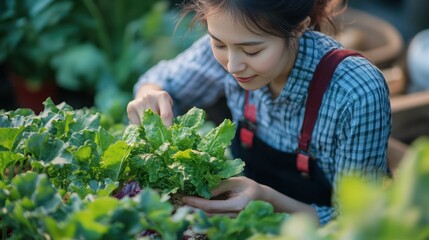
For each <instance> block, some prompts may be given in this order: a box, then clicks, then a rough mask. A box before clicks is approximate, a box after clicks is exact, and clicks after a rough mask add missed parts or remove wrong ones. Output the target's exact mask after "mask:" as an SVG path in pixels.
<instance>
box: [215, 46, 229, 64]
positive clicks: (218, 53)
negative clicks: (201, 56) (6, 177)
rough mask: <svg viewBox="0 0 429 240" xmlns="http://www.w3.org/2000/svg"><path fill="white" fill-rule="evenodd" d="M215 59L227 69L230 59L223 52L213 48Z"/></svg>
mask: <svg viewBox="0 0 429 240" xmlns="http://www.w3.org/2000/svg"><path fill="white" fill-rule="evenodd" d="M212 51H213V55H214V57H215V59H216V60H217V61H218V62H219V63H220V64H221V65H222V66H223V67H224V68H225V69H226V66H227V65H228V57H227V56H226V54H225V53H223V52H222V51H219V50H218V49H214V48H212Z"/></svg>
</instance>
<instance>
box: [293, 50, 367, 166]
mask: <svg viewBox="0 0 429 240" xmlns="http://www.w3.org/2000/svg"><path fill="white" fill-rule="evenodd" d="M348 56H361V57H363V56H362V55H361V54H360V53H358V52H355V51H352V50H345V49H334V50H331V51H329V52H327V53H326V54H325V56H323V58H322V59H321V60H320V62H319V64H318V65H317V67H316V70H315V72H314V75H313V79H312V80H311V83H310V87H309V91H308V97H307V102H306V105H305V115H304V122H303V124H302V129H301V136H300V139H299V144H298V156H297V163H296V165H297V168H298V170H299V171H301V172H303V173H307V174H308V173H309V164H308V161H309V158H310V156H309V153H308V147H309V144H310V140H311V135H312V133H313V129H314V126H315V124H316V120H317V115H318V114H319V108H320V105H321V103H322V99H323V94H324V93H325V91H326V89H327V88H328V86H329V83H330V81H331V78H332V76H333V75H334V72H335V69H336V68H337V66H338V64H339V63H340V62H341V61H343V60H344V59H345V58H347V57H348Z"/></svg>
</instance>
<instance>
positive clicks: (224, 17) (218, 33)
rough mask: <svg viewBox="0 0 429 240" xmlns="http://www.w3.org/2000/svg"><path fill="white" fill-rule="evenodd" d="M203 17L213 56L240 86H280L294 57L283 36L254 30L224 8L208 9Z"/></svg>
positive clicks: (281, 86) (250, 88) (253, 88)
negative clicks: (212, 10)
mask: <svg viewBox="0 0 429 240" xmlns="http://www.w3.org/2000/svg"><path fill="white" fill-rule="evenodd" d="M206 20H207V27H208V33H209V35H210V36H211V46H212V50H213V54H214V56H215V58H216V59H217V61H218V62H219V63H220V64H222V66H223V67H224V68H225V69H226V70H227V71H228V72H229V73H231V74H232V75H233V76H234V77H235V79H236V80H237V81H238V83H239V84H240V86H241V87H243V88H244V89H246V90H256V89H259V88H261V87H264V86H266V85H270V86H271V87H276V88H280V89H282V88H283V86H284V84H285V82H286V80H287V77H288V75H289V72H290V70H291V69H292V66H293V64H294V60H295V58H294V55H293V54H291V52H289V50H288V48H287V44H286V41H285V39H283V38H280V37H276V36H273V35H267V34H265V33H264V34H262V32H261V34H260V35H259V34H255V33H253V32H252V31H250V30H249V29H248V28H246V27H245V26H244V25H243V24H241V23H239V22H236V21H234V19H233V18H232V17H231V16H230V15H229V14H227V13H225V12H224V11H216V12H210V11H209V13H208V15H207V18H206ZM294 54H295V53H294Z"/></svg>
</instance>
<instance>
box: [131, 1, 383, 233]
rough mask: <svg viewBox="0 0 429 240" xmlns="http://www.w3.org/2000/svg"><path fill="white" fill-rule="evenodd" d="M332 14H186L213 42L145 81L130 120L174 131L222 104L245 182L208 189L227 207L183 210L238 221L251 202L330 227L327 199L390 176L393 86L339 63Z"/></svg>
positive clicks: (224, 6) (234, 5)
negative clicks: (355, 180) (346, 187)
mask: <svg viewBox="0 0 429 240" xmlns="http://www.w3.org/2000/svg"><path fill="white" fill-rule="evenodd" d="M336 8H337V6H336V5H335V4H333V2H332V1H327V0H325V1H324V0H321V1H314V0H295V1H292V0H273V1H262V0H234V1H231V0H194V1H193V2H191V3H190V4H188V5H187V6H185V8H184V12H185V13H188V12H190V11H195V13H196V15H195V20H196V21H201V22H202V23H204V24H206V26H207V31H208V34H207V35H206V36H204V37H203V38H201V39H200V40H198V41H197V42H196V43H195V44H194V45H193V46H191V47H190V48H189V49H188V50H186V51H185V52H183V53H182V54H180V55H179V56H177V57H176V58H175V59H172V60H170V61H162V62H160V63H159V64H157V65H156V66H155V67H153V68H152V69H151V70H149V71H148V72H147V73H146V74H144V75H143V76H142V77H141V78H140V80H139V81H138V83H137V84H136V86H135V99H134V100H133V101H131V102H130V103H129V104H128V108H127V111H128V117H129V119H130V122H131V123H135V124H138V123H139V122H140V118H139V116H141V114H142V112H143V111H144V110H145V109H147V108H151V109H152V110H154V111H156V112H157V113H159V114H160V116H161V118H162V119H163V121H164V124H165V125H167V126H169V125H171V124H172V121H173V116H174V114H180V113H182V112H184V111H186V110H187V109H188V108H190V107H191V106H199V107H205V106H208V105H210V104H212V103H214V102H216V100H217V99H218V98H219V97H220V96H222V95H223V94H225V96H226V98H227V102H228V107H229V108H230V110H231V114H232V118H233V120H234V121H235V122H236V123H237V126H238V127H237V134H236V137H235V139H234V141H233V144H232V152H233V154H234V155H235V157H240V158H242V159H243V160H244V161H245V162H246V167H245V177H244V176H242V177H235V178H231V179H228V180H225V181H224V182H222V183H221V184H220V186H219V187H217V188H216V189H214V190H213V195H214V196H218V195H224V196H226V197H225V198H226V199H224V200H207V199H202V198H198V197H191V196H189V197H185V198H183V201H184V202H185V203H187V204H189V205H191V206H194V207H197V208H201V209H203V210H205V211H206V212H208V213H215V214H217V213H222V214H230V215H234V214H236V213H237V212H239V211H240V210H242V209H243V208H244V207H245V206H246V205H247V203H248V202H249V201H251V200H264V201H268V202H270V203H271V204H272V205H273V206H274V208H275V210H276V211H279V212H280V211H281V212H287V213H296V212H306V213H308V214H310V215H312V216H314V218H315V219H318V220H319V222H320V224H322V225H323V224H326V223H327V222H328V221H329V220H331V219H332V218H333V217H335V216H336V209H335V207H333V204H332V202H333V201H332V196H333V193H335V189H336V188H337V184H338V179H339V178H340V176H342V175H344V174H352V173H353V174H355V173H358V174H360V175H365V176H366V177H368V178H370V179H374V180H381V179H382V178H383V177H384V176H385V175H386V173H387V163H386V147H387V140H388V137H389V135H390V126H391V119H390V103H389V92H388V87H387V85H386V83H385V80H384V78H383V76H382V74H381V73H380V71H379V70H378V69H377V68H376V67H374V66H373V65H372V64H371V63H370V62H369V61H367V60H366V59H365V58H363V57H362V56H359V55H355V54H353V53H352V54H351V55H349V54H350V53H349V52H346V54H342V53H344V51H343V52H339V53H338V52H335V54H332V53H333V52H332V50H335V49H341V48H342V46H341V45H340V44H339V43H338V42H336V41H335V40H333V39H332V38H330V37H328V36H326V35H324V34H323V33H321V32H319V31H317V30H318V29H320V26H322V25H323V26H326V23H328V22H330V21H329V20H330V16H329V14H330V10H329V9H336ZM328 55H329V56H328ZM340 55H341V56H340ZM322 59H324V60H323V61H322ZM334 62H335V64H334ZM319 63H320V64H319ZM318 66H319V70H317V73H316V74H315V72H316V68H317V67H318ZM329 69H331V71H332V72H331V73H329V71H328V70H329ZM329 74H332V76H329ZM315 75H318V77H315ZM313 77H314V81H313ZM316 79H319V80H316ZM320 79H321V80H320ZM310 83H312V84H313V83H315V84H313V85H314V86H313V87H310ZM319 83H321V84H319ZM323 85H325V86H323ZM311 88H312V89H313V90H310V89H311ZM324 88H326V90H325V89H324ZM322 97H323V98H322ZM306 110H307V111H306ZM297 149H298V151H297Z"/></svg>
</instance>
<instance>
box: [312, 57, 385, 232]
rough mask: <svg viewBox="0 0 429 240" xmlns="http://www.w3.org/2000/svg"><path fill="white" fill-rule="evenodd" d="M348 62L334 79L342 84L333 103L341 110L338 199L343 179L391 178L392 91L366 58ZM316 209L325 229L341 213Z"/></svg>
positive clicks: (336, 180) (335, 185)
mask: <svg viewBox="0 0 429 240" xmlns="http://www.w3.org/2000/svg"><path fill="white" fill-rule="evenodd" d="M344 62H345V63H344ZM344 62H343V63H342V64H341V65H342V66H341V67H340V71H338V72H337V73H336V75H334V77H336V78H337V79H341V80H340V81H338V82H341V83H342V84H341V85H340V86H337V87H334V88H333V89H334V91H336V92H335V93H334V94H331V95H330V96H332V97H333V99H331V100H330V101H331V102H335V103H337V106H339V107H338V111H339V114H338V118H337V119H338V120H337V123H338V126H337V128H336V133H335V137H334V138H335V141H334V145H333V147H334V149H335V151H333V152H334V154H335V156H334V158H333V159H334V162H335V163H334V175H333V189H334V198H335V196H336V194H337V193H336V191H337V189H338V184H339V181H340V180H341V178H342V177H343V176H347V175H354V176H358V177H362V179H365V180H367V181H371V182H375V183H378V184H381V183H382V180H383V179H384V178H385V177H386V175H387V158H386V149H387V141H388V138H389V135H390V130H391V110H390V99H389V90H388V87H387V85H386V82H385V80H384V77H383V76H382V74H381V72H380V71H379V70H378V69H376V68H373V67H372V66H371V65H370V64H368V62H367V60H365V59H362V58H360V59H357V58H354V60H350V59H349V60H345V61H344ZM343 83H346V84H343ZM326 116H328V115H326ZM314 207H315V208H316V211H317V213H318V215H319V218H320V223H321V224H322V225H323V224H326V223H327V222H328V221H330V220H331V219H332V218H334V217H335V216H337V213H338V212H339V209H337V207H338V206H336V207H334V208H331V207H323V206H314Z"/></svg>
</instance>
